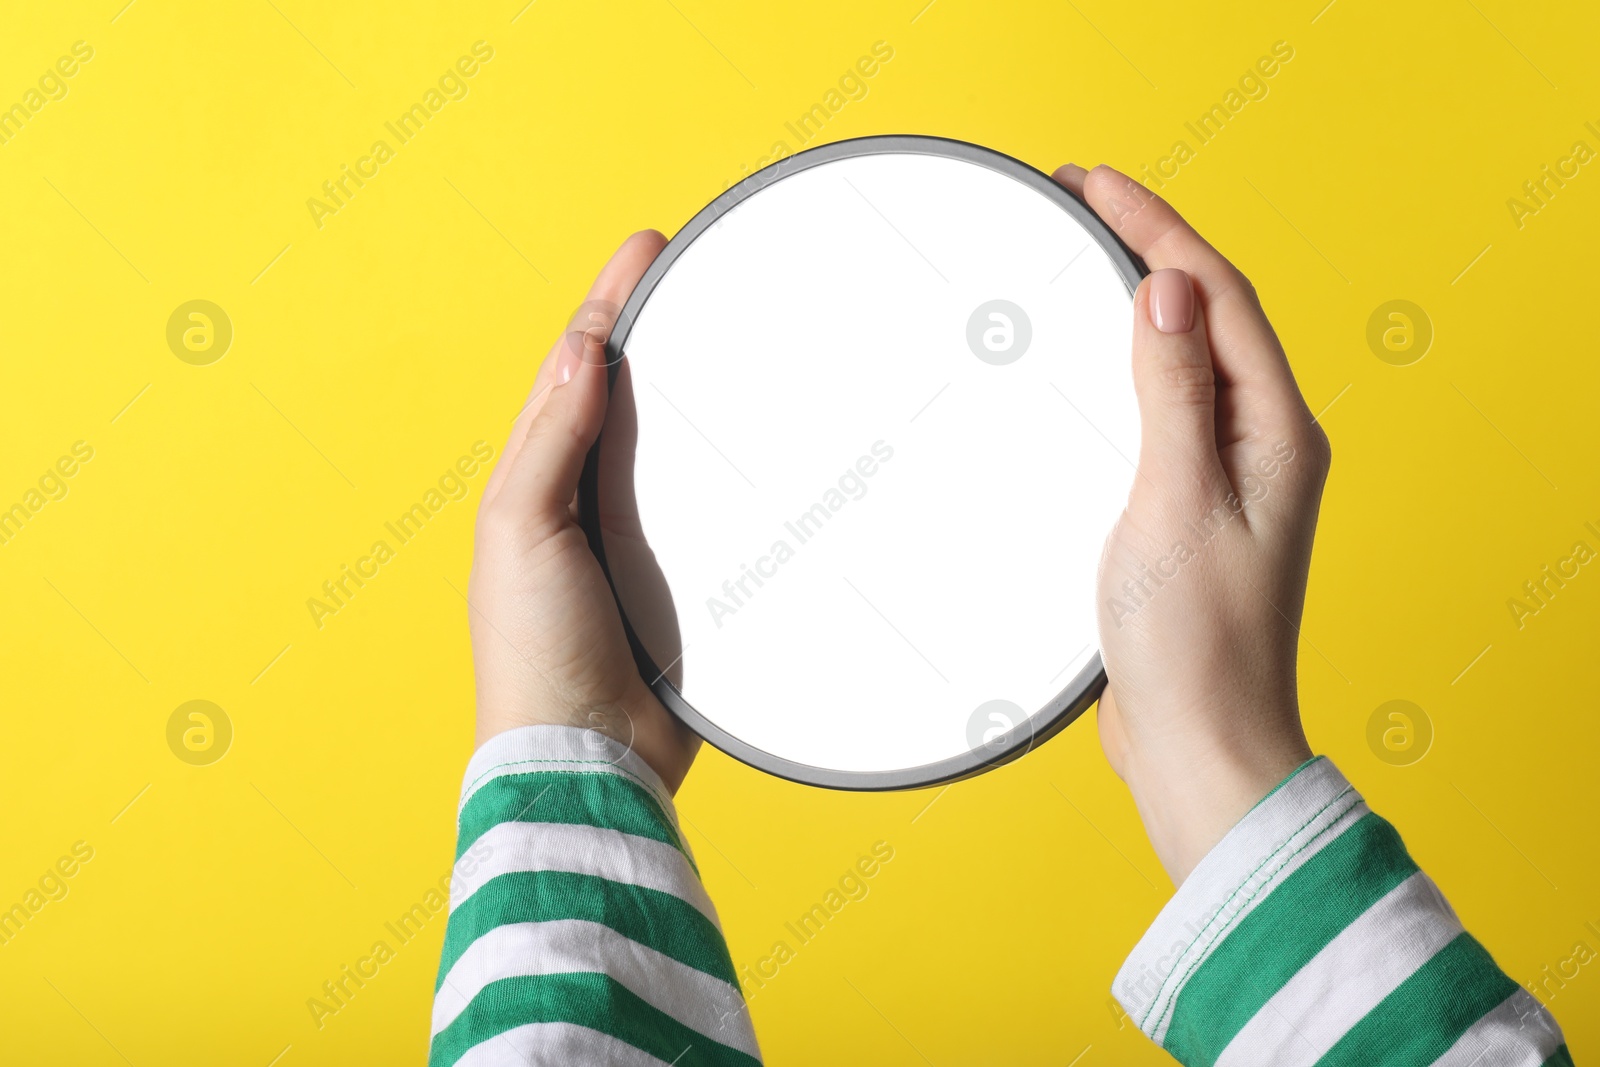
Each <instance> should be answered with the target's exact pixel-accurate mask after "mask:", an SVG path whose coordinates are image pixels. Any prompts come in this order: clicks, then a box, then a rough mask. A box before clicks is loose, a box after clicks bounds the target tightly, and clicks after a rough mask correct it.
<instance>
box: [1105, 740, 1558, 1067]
mask: <svg viewBox="0 0 1600 1067" xmlns="http://www.w3.org/2000/svg"><path fill="white" fill-rule="evenodd" d="M1112 991H1113V992H1114V993H1115V994H1116V996H1117V999H1118V1000H1119V1001H1120V1002H1121V1004H1122V1006H1123V1009H1124V1010H1125V1011H1127V1013H1128V1015H1129V1017H1130V1018H1132V1019H1134V1020H1135V1021H1136V1022H1137V1023H1138V1024H1139V1028H1140V1029H1141V1030H1143V1031H1144V1032H1145V1033H1146V1034H1148V1035H1149V1036H1150V1037H1151V1038H1153V1039H1154V1040H1155V1041H1156V1043H1158V1044H1159V1045H1161V1047H1163V1048H1165V1049H1166V1050H1167V1051H1168V1052H1170V1053H1171V1054H1172V1055H1173V1056H1174V1057H1176V1058H1177V1059H1178V1060H1179V1061H1181V1062H1183V1063H1185V1064H1188V1065H1190V1067H1201V1065H1203V1067H1212V1065H1213V1064H1214V1065H1216V1067H1236V1065H1243V1064H1271V1065H1272V1067H1296V1065H1302V1064H1303V1065H1307V1067H1310V1065H1317V1067H1335V1065H1340V1067H1342V1065H1349V1067H1373V1065H1375V1064H1396V1065H1398V1064H1405V1065H1408V1067H1409V1065H1412V1064H1418V1065H1420V1064H1434V1065H1436V1067H1541V1065H1543V1064H1568V1065H1570V1064H1571V1063H1572V1058H1571V1057H1570V1056H1569V1055H1568V1053H1567V1049H1566V1045H1565V1044H1563V1042H1562V1039H1561V1031H1560V1029H1558V1028H1557V1026H1556V1024H1555V1020H1553V1019H1552V1018H1551V1017H1550V1016H1549V1014H1548V1013H1547V1012H1546V1011H1545V1010H1544V1008H1543V1006H1542V1005H1540V1004H1539V1002H1538V1001H1537V1000H1535V999H1534V997H1533V996H1532V995H1531V994H1529V993H1528V992H1527V991H1526V990H1525V989H1523V988H1522V987H1521V986H1519V985H1517V983H1516V982H1514V981H1512V980H1511V979H1510V978H1508V977H1506V975H1505V973H1504V972H1503V971H1501V970H1500V968H1499V967H1497V966H1496V965H1495V962H1494V960H1493V959H1492V958H1491V957H1490V956H1489V953H1488V952H1487V951H1485V949H1484V947H1483V946H1482V945H1480V944H1479V943H1478V942H1477V941H1476V940H1475V939H1474V938H1473V937H1472V935H1470V934H1468V933H1467V932H1466V931H1464V930H1463V929H1462V928H1461V923H1460V921H1459V920H1458V919H1457V918H1456V914H1455V912H1454V911H1452V910H1451V908H1450V905H1449V904H1448V903H1446V901H1445V899H1444V897H1443V896H1442V895H1441V894H1440V892H1439V888H1438V887H1437V886H1436V885H1434V884H1433V880H1432V879H1430V878H1429V877H1428V876H1427V875H1426V874H1423V873H1422V871H1420V870H1418V869H1417V865H1416V863H1415V862H1413V861H1412V859H1411V857H1410V856H1409V855H1408V854H1407V853H1406V849H1405V846H1404V845H1403V844H1401V842H1400V835H1399V834H1397V833H1395V829H1394V827H1393V826H1390V825H1389V824H1388V823H1387V822H1385V821H1384V820H1383V819H1381V818H1379V817H1378V816H1377V815H1374V814H1373V813H1372V811H1371V810H1370V809H1369V808H1368V807H1367V805H1366V802H1365V801H1364V800H1362V799H1361V796H1360V794H1358V793H1357V792H1356V791H1355V789H1354V788H1352V787H1351V785H1350V783H1349V782H1348V781H1346V780H1345V777H1344V775H1342V774H1340V773H1339V770H1338V768H1336V767H1335V766H1334V765H1333V764H1332V763H1330V762H1329V761H1328V760H1326V759H1323V758H1321V757H1318V758H1317V759H1314V760H1311V761H1310V762H1308V763H1306V764H1304V765H1303V766H1301V767H1300V768H1299V769H1297V770H1296V771H1295V772H1294V773H1293V774H1291V775H1290V776H1289V777H1288V778H1286V779H1284V781H1282V782H1281V783H1279V784H1278V786H1277V788H1275V789H1274V790H1273V791H1272V792H1271V793H1269V794H1268V795H1267V796H1266V798H1265V799H1263V800H1262V801H1261V802H1260V803H1259V804H1257V805H1256V806H1255V808H1254V809H1253V810H1251V811H1250V812H1249V814H1247V815H1246V816H1245V817H1244V818H1243V819H1241V820H1239V823H1238V824H1237V825H1236V826H1234V828H1233V829H1232V830H1230V831H1228V834H1227V836H1226V837H1224V838H1223V839H1222V840H1221V841H1220V842H1219V843H1218V844H1217V846H1216V847H1215V848H1213V849H1212V850H1211V851H1210V852H1209V853H1207V855H1206V857H1205V858H1204V859H1203V860H1201V861H1200V864H1199V866H1197V867H1196V868H1195V869H1194V873H1192V874H1191V875H1190V876H1189V878H1188V879H1187V880H1186V881H1185V882H1184V883H1183V885H1182V886H1180V887H1179V889H1178V891H1177V893H1176V894H1175V895H1174V896H1173V898H1172V899H1171V900H1170V901H1168V902H1167V906H1166V907H1165V908H1163V909H1162V910H1161V914H1160V915H1159V916H1157V917H1156V921H1155V923H1154V924H1152V925H1151V927H1150V929H1149V931H1147V932H1146V933H1145V935H1144V937H1143V938H1141V939H1140V941H1139V944H1138V946H1137V947H1135V948H1134V950H1133V954H1132V955H1131V956H1129V958H1128V960H1127V962H1126V963H1124V964H1123V966H1122V970H1121V972H1120V973H1118V975H1117V978H1116V981H1115V983H1114V984H1113V987H1112Z"/></svg>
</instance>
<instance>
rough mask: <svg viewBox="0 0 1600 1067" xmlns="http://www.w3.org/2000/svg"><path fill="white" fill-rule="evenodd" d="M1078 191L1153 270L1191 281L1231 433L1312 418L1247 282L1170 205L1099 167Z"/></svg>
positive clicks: (1283, 425)
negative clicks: (1224, 393)
mask: <svg viewBox="0 0 1600 1067" xmlns="http://www.w3.org/2000/svg"><path fill="white" fill-rule="evenodd" d="M1083 196H1084V199H1085V201H1086V202H1087V203H1088V204H1089V206H1090V207H1092V208H1093V209H1094V210H1095V212H1096V214H1098V215H1099V216H1100V217H1101V218H1102V219H1103V220H1105V222H1106V223H1107V224H1108V225H1110V226H1111V228H1112V229H1113V230H1114V231H1115V232H1116V234H1117V236H1118V237H1120V238H1121V239H1122V241H1123V243H1124V244H1126V245H1127V246H1128V247H1129V248H1130V249H1131V250H1132V251H1133V252H1134V253H1135V254H1136V255H1138V256H1140V257H1141V258H1143V259H1144V261H1145V263H1146V264H1147V265H1148V266H1149V267H1150V269H1151V270H1160V269H1162V268H1165V267H1176V268H1178V269H1179V270H1182V271H1184V272H1185V273H1187V274H1188V275H1189V276H1190V277H1191V278H1192V279H1193V280H1194V284H1195V288H1196V291H1197V292H1198V294H1199V296H1200V299H1201V302H1202V303H1203V304H1204V306H1205V309H1206V315H1207V320H1208V322H1207V327H1206V329H1207V335H1208V339H1209V340H1210V343H1211V351H1212V356H1213V358H1214V360H1215V365H1216V371H1217V375H1218V378H1219V380H1220V381H1221V383H1222V384H1223V385H1225V386H1227V387H1229V389H1230V391H1232V395H1230V396H1229V397H1228V398H1227V406H1228V410H1227V411H1226V415H1228V416H1229V419H1228V421H1231V422H1233V423H1234V425H1233V426H1231V427H1229V428H1228V430H1227V433H1228V435H1229V436H1238V437H1243V436H1249V435H1252V434H1256V433H1259V432H1261V431H1262V430H1263V429H1264V428H1265V427H1271V428H1273V429H1275V430H1276V429H1280V428H1283V427H1287V426H1289V425H1291V424H1292V423H1294V422H1295V420H1297V419H1301V420H1309V419H1310V411H1309V410H1308V409H1307V408H1306V404H1305V401H1304V399H1303V398H1302V397H1301V395H1300V388H1299V386H1298V385H1297V384H1296V383H1295V380H1294V374H1293V372H1292V371H1291V370H1290V369H1289V361H1288V359H1287V357H1286V356H1285V355H1284V352H1283V346H1282V345H1281V344H1279V342H1278V337H1277V334H1276V333H1274V332H1273V329H1272V325H1271V323H1269V322H1268V321H1267V317H1266V314H1265V312H1263V311H1262V309H1261V303H1260V301H1258V300H1257V299H1256V295H1255V289H1254V287H1253V286H1251V284H1250V282H1249V280H1248V279H1247V278H1246V277H1245V276H1244V275H1243V274H1242V273H1240V271H1239V270H1238V269H1237V268H1236V267H1234V265H1233V264H1232V263H1230V262H1228V260H1227V259H1226V257H1224V256H1223V255H1222V254H1221V253H1220V252H1218V251H1217V250H1216V249H1215V248H1213V247H1212V246H1211V245H1210V244H1209V243H1207V241H1206V240H1205V239H1204V238H1203V237H1201V236H1200V235H1199V234H1198V233H1196V232H1195V230H1194V227H1192V226H1190V225H1189V224H1188V223H1187V222H1185V221H1184V220H1183V217H1182V216H1180V215H1179V214H1178V213H1177V211H1175V210H1174V209H1173V208H1172V206H1171V205H1170V204H1168V203H1167V202H1166V201H1165V200H1163V199H1161V198H1160V197H1159V196H1157V195H1156V194H1155V193H1153V192H1151V191H1150V190H1149V189H1147V188H1145V186H1143V185H1141V184H1140V183H1139V182H1136V181H1134V180H1133V179H1132V178H1129V177H1128V176H1127V175H1125V174H1122V173H1120V172H1118V171H1116V170H1113V169H1112V168H1110V167H1106V166H1099V167H1096V168H1094V170H1092V171H1090V172H1088V174H1087V175H1086V176H1085V177H1084V179H1083Z"/></svg>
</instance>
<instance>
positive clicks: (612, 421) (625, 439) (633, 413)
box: [599, 359, 644, 541]
mask: <svg viewBox="0 0 1600 1067" xmlns="http://www.w3.org/2000/svg"><path fill="white" fill-rule="evenodd" d="M638 447H639V411H638V408H637V407H636V406H635V404H634V399H633V368H632V367H631V366H630V365H629V363H628V361H627V360H626V359H624V360H622V362H621V363H620V364H618V366H617V376H616V379H615V380H614V381H613V382H612V383H611V397H610V399H609V401H608V406H607V408H606V439H605V441H603V442H602V443H601V445H600V478H599V482H600V485H602V486H603V487H604V489H605V493H604V499H602V500H601V501H600V526H601V528H602V529H604V530H606V531H607V532H610V533H618V534H622V535H623V536H625V537H635V538H638V539H639V540H641V541H642V540H644V526H643V525H642V524H641V523H640V521H639V497H638V494H637V492H636V491H635V488H634V480H633V469H634V457H635V455H636V453H637V451H638Z"/></svg>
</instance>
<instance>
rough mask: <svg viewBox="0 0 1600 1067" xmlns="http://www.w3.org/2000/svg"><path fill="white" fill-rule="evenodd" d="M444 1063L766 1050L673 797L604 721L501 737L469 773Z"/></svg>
mask: <svg viewBox="0 0 1600 1067" xmlns="http://www.w3.org/2000/svg"><path fill="white" fill-rule="evenodd" d="M457 857H458V861H457V866H456V870H455V876H454V878H453V880H452V888H451V907H450V921H449V926H448V928H447V931H446V935H445V945H444V951H443V956H442V959H441V960H440V964H439V979H438V986H437V990H436V992H435V999H434V1014H433V1027H432V1049H431V1053H430V1057H429V1062H430V1064H433V1065H434V1067H448V1065H451V1064H456V1063H462V1064H468V1063H470V1064H472V1065H474V1067H478V1065H481V1064H497V1063H501V1062H504V1063H508V1064H511V1063H516V1064H529V1063H532V1064H543V1063H552V1064H556V1063H559V1064H566V1063H577V1062H595V1063H600V1062H605V1063H656V1062H658V1061H659V1062H666V1063H677V1064H679V1067H688V1065H690V1064H717V1065H724V1064H726V1065H741V1067H748V1065H753V1064H756V1063H759V1058H760V1053H759V1050H758V1049H757V1046H756V1042H755V1035H754V1032H753V1029H752V1028H751V1025H750V1020H749V1016H748V1013H747V1011H746V1010H745V1005H744V999H743V996H742V995H741V993H740V991H739V987H738V982H737V979H736V978H735V975H734V971H733V964H732V961H731V960H730V959H729V956H728V949H727V944H726V942H725V941H724V939H723V936H722V931H721V929H720V927H719V925H718V922H717V916H716V911H715V909H714V908H713V907H712V905H711V901H710V899H709V898H708V897H707V896H706V893H705V889H704V888H703V887H702V885H701V883H700V877H699V873H698V871H697V870H696V868H695V866H694V860H693V858H692V856H691V855H690V852H689V849H688V846H687V843H686V842H685V841H684V840H683V837H682V835H681V833H680V832H679V829H678V826H677V821H676V814H675V812H674V810H673V806H672V800H671V798H670V797H669V796H668V794H667V792H666V790H665V789H664V788H663V787H662V784H661V781H660V779H659V778H657V777H656V775H655V774H654V773H653V772H651V770H650V769H649V768H648V767H647V766H646V765H645V764H644V762H643V761H642V760H640V759H639V758H638V757H637V756H636V755H634V754H633V753H631V752H628V751H627V750H626V749H624V748H623V747H622V746H621V745H619V744H617V743H616V742H614V741H612V740H610V739H608V738H604V737H602V736H601V735H599V734H598V733H595V732H593V731H588V730H580V729H575V728H572V727H562V726H531V727H523V728H521V729H517V730H512V731H508V732H506V733H502V734H499V735H497V736H496V737H494V738H491V739H490V740H489V741H488V742H487V743H486V744H485V745H484V746H483V747H482V748H480V749H479V750H478V753H477V755H475V756H474V757H473V760H472V762H471V764H470V765H469V767H468V769H467V774H466V779H465V782H464V785H463V789H462V802H461V809H460V817H459V840H458V843H457Z"/></svg>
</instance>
